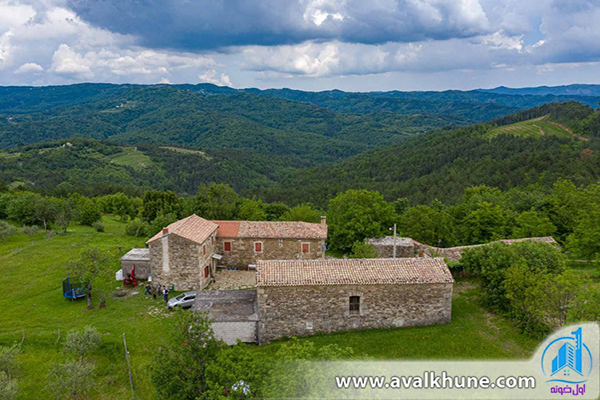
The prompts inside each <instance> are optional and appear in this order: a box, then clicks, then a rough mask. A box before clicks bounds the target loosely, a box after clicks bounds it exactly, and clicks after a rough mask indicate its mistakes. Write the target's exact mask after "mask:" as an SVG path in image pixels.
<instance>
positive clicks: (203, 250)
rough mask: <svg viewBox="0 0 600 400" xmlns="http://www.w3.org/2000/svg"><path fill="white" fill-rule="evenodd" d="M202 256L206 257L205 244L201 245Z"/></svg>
mask: <svg viewBox="0 0 600 400" xmlns="http://www.w3.org/2000/svg"><path fill="white" fill-rule="evenodd" d="M202 255H204V256H205V255H206V245H205V244H203V245H202Z"/></svg>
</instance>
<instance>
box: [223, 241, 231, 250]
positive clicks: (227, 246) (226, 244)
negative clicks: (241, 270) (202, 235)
mask: <svg viewBox="0 0 600 400" xmlns="http://www.w3.org/2000/svg"><path fill="white" fill-rule="evenodd" d="M223 250H225V251H231V242H223Z"/></svg>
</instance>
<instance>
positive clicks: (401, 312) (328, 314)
mask: <svg viewBox="0 0 600 400" xmlns="http://www.w3.org/2000/svg"><path fill="white" fill-rule="evenodd" d="M452 287H453V284H452V283H431V284H422V283H420V284H399V285H332V286H272V287H269V286H267V287H259V288H258V290H257V293H258V295H257V297H258V309H259V325H258V338H259V343H261V344H262V343H268V342H270V341H272V340H274V339H278V338H281V337H289V336H305V335H311V334H314V333H317V332H335V331H345V330H353V329H367V328H390V327H403V326H415V325H432V324H447V323H449V322H450V318H451V307H452ZM351 296H358V297H359V299H360V300H359V312H358V313H356V314H354V313H352V312H351V311H350V297H351Z"/></svg>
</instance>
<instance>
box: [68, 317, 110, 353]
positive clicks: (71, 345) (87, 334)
mask: <svg viewBox="0 0 600 400" xmlns="http://www.w3.org/2000/svg"><path fill="white" fill-rule="evenodd" d="M101 340H102V337H101V336H100V334H99V333H98V331H97V330H96V328H94V327H93V326H90V325H87V326H85V328H83V330H81V331H78V330H77V329H73V330H71V331H70V332H69V334H68V335H67V340H66V342H65V353H72V354H74V355H76V356H78V358H79V360H83V357H84V356H85V355H86V354H88V353H91V352H93V351H94V350H96V348H98V346H99V345H100V342H101Z"/></svg>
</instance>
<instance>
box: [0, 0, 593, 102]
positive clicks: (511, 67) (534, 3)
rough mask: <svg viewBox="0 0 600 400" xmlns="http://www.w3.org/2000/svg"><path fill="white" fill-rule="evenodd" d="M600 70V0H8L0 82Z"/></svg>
mask: <svg viewBox="0 0 600 400" xmlns="http://www.w3.org/2000/svg"><path fill="white" fill-rule="evenodd" d="M80 82H112V83H144V84H154V83H193V84H195V83H201V82H209V83H214V84H218V85H226V86H231V87H236V88H243V87H258V88H281V87H288V88H294V89H302V90H313V91H318V90H329V89H340V90H346V91H372V90H447V89H461V90H468V89H474V88H492V87H496V86H501V85H503V86H509V87H526V86H540V85H550V86H553V85H565V84H571V83H600V0H0V85H35V86H39V85H60V84H72V83H80Z"/></svg>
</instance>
